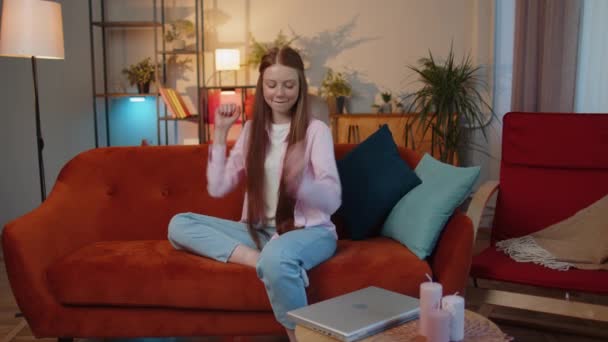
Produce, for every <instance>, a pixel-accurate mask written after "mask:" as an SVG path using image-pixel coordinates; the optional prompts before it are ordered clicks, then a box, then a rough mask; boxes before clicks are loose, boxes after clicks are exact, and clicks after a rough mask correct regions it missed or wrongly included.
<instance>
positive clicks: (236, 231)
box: [169, 213, 336, 329]
mask: <svg viewBox="0 0 608 342" xmlns="http://www.w3.org/2000/svg"><path fill="white" fill-rule="evenodd" d="M275 231H276V230H275V228H274V227H267V228H265V229H261V230H260V232H259V233H258V234H259V237H260V242H261V245H262V251H261V252H260V258H259V260H258V263H257V266H256V271H257V275H258V277H259V278H260V280H262V282H263V283H264V286H265V287H266V293H267V294H268V298H269V300H270V305H271V306H272V310H273V312H274V315H275V317H276V319H277V321H278V322H279V323H281V324H282V325H283V326H284V327H285V328H288V329H294V328H295V323H294V322H292V321H291V320H290V319H289V318H288V317H287V312H288V311H291V310H295V309H298V308H301V307H303V306H306V305H307V303H308V301H307V299H306V291H305V289H304V288H305V287H306V286H308V277H307V275H306V271H307V270H309V269H311V268H313V267H315V266H316V265H318V264H320V263H321V262H323V261H325V260H327V259H329V258H330V257H331V256H332V255H333V254H334V252H335V251H336V238H335V237H334V234H333V233H332V232H331V231H329V230H328V229H327V228H325V227H319V226H315V227H307V228H305V229H298V230H293V231H291V232H289V233H285V234H282V235H281V236H280V237H279V238H277V239H273V240H270V238H271V237H272V235H273V234H274V233H275ZM169 242H171V244H172V245H173V246H174V247H175V248H177V249H183V250H186V251H188V252H191V253H194V254H198V255H202V256H206V257H209V258H213V259H215V260H218V261H222V262H226V261H228V259H229V258H230V255H231V254H232V252H233V251H234V249H235V248H236V246H238V245H239V244H242V245H245V246H248V247H250V248H253V249H257V247H256V246H255V243H254V242H253V240H252V239H251V236H250V235H249V232H248V231H247V224H246V223H243V222H236V221H230V220H224V219H220V218H217V217H212V216H206V215H199V214H194V213H184V214H178V215H175V216H174V217H173V218H172V219H171V222H170V223H169Z"/></svg>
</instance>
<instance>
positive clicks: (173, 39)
mask: <svg viewBox="0 0 608 342" xmlns="http://www.w3.org/2000/svg"><path fill="white" fill-rule="evenodd" d="M167 26H168V28H167V30H166V31H165V41H167V43H173V44H172V46H173V49H174V50H180V49H184V48H185V47H186V41H185V40H184V38H192V37H194V33H195V32H194V23H193V22H192V21H190V20H187V19H179V20H176V21H174V22H171V23H169V24H168V25H167Z"/></svg>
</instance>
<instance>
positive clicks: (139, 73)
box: [122, 57, 156, 94]
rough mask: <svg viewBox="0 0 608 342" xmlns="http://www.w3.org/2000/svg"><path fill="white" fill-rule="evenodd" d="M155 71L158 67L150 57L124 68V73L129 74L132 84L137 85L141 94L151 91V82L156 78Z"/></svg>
mask: <svg viewBox="0 0 608 342" xmlns="http://www.w3.org/2000/svg"><path fill="white" fill-rule="evenodd" d="M155 71H156V67H155V65H154V64H153V63H152V58H150V57H148V58H145V59H143V60H141V61H139V62H138V63H135V64H131V65H130V66H129V67H128V68H124V69H123V70H122V73H123V74H125V75H127V78H128V79H129V82H130V83H131V85H137V91H138V92H139V93H140V94H146V93H149V92H150V82H152V80H153V79H154V73H155Z"/></svg>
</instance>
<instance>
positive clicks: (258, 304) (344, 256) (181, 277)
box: [47, 238, 431, 311]
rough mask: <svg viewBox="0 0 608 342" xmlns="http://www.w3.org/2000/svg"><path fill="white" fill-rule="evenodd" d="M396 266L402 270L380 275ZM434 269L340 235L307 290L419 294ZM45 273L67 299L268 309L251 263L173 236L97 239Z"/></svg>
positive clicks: (391, 246) (393, 247)
mask: <svg viewBox="0 0 608 342" xmlns="http://www.w3.org/2000/svg"><path fill="white" fill-rule="evenodd" d="M396 265H399V267H401V271H400V272H383V273H382V274H381V276H379V275H378V270H389V269H390V268H392V267H396ZM430 272H431V270H430V268H429V266H428V264H427V263H425V262H422V261H419V260H418V259H417V258H416V256H414V255H413V254H412V253H411V252H410V251H408V250H407V248H404V247H403V246H401V245H400V244H398V243H395V242H394V241H392V240H390V239H386V238H375V239H371V240H367V241H360V242H353V241H339V243H338V250H337V252H336V255H335V256H334V257H332V258H331V259H329V260H328V261H327V262H325V263H323V264H321V265H319V266H317V267H316V268H314V269H313V270H311V271H309V278H310V286H309V287H308V289H307V290H308V292H309V298H310V301H311V302H316V301H319V300H324V299H328V298H331V297H334V296H336V295H338V294H343V293H346V292H350V291H354V290H356V289H360V288H362V287H366V286H371V285H376V286H381V287H384V288H387V289H390V290H394V291H397V292H401V293H405V294H409V295H412V296H417V295H418V285H419V283H420V282H422V281H423V280H424V274H425V273H429V274H430ZM47 276H48V279H49V283H50V287H51V289H52V291H53V293H54V294H55V295H56V297H57V299H58V301H59V302H61V303H62V304H67V305H103V306H139V307H166V308H190V309H202V308H204V309H215V310H228V311H232V310H245V311H270V310H271V308H270V304H269V302H268V299H267V296H266V291H265V289H264V286H263V284H262V282H261V281H259V279H258V278H257V276H256V274H255V270H254V269H253V268H248V267H245V266H241V265H236V264H224V263H220V262H218V261H214V260H211V259H208V258H204V257H199V256H196V255H193V254H189V253H187V252H183V251H178V250H175V249H174V248H173V247H172V246H171V245H170V244H169V242H168V241H153V240H149V241H109V242H98V243H94V244H91V245H88V246H86V247H84V248H81V249H79V250H77V251H75V252H73V253H71V254H69V255H67V256H66V257H64V258H62V259H60V260H59V261H57V262H55V263H54V264H53V265H51V267H50V268H49V270H48V273H47ZM244 284H246V286H245V287H244V286H243V285H244Z"/></svg>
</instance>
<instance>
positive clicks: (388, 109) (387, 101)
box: [380, 90, 393, 113]
mask: <svg viewBox="0 0 608 342" xmlns="http://www.w3.org/2000/svg"><path fill="white" fill-rule="evenodd" d="M380 97H381V98H382V101H383V102H384V103H383V104H382V106H380V109H381V112H382V113H392V112H393V106H392V104H391V100H392V99H393V93H391V92H390V91H388V90H387V91H383V92H381V93H380Z"/></svg>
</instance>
